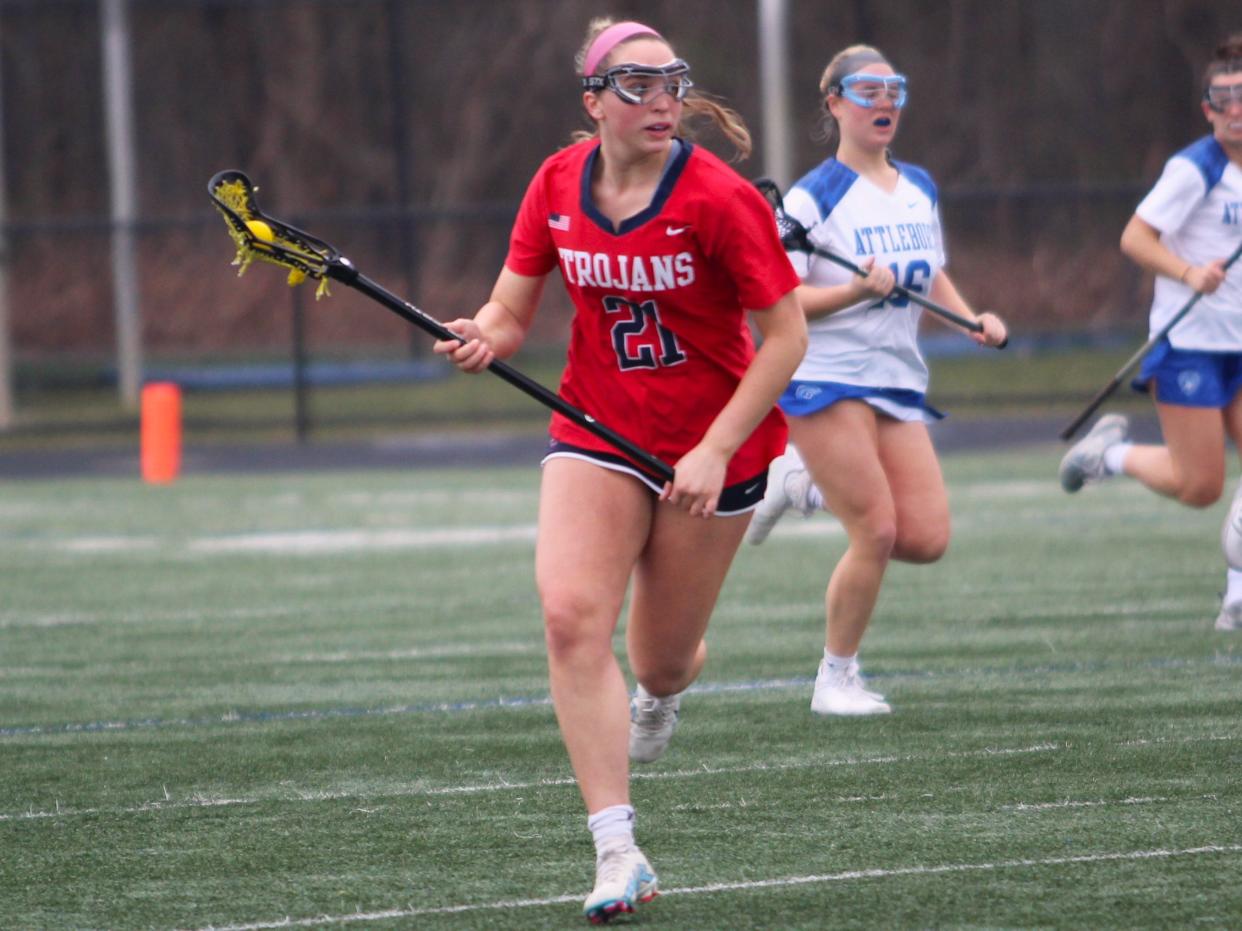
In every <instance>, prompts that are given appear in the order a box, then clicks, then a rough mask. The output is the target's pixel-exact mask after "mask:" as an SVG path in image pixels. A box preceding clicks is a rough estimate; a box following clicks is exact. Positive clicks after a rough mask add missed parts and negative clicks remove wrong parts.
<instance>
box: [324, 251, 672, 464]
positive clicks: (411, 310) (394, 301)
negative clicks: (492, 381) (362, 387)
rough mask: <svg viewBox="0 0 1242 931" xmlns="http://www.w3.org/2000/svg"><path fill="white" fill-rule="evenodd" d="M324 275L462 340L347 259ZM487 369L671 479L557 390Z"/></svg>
mask: <svg viewBox="0 0 1242 931" xmlns="http://www.w3.org/2000/svg"><path fill="white" fill-rule="evenodd" d="M327 274H328V277H329V278H334V279H335V280H337V281H340V282H342V283H344V284H346V285H348V286H349V287H351V288H354V289H355V290H357V291H361V292H362V293H363V294H365V295H366V296H367V297H369V298H371V299H372V300H374V301H376V302H378V303H380V304H383V305H384V306H385V307H387V308H388V309H389V310H391V311H392V312H393V313H395V314H396V315H397V316H399V317H401V318H403V319H405V320H407V321H409V322H410V323H412V324H414V325H415V326H416V327H418V328H419V329H421V330H424V331H426V332H427V333H430V334H431V335H432V336H434V337H436V339H442V340H454V339H455V340H458V341H462V339H461V337H460V336H458V335H457V334H456V333H454V332H453V331H452V330H450V329H449V328H448V327H446V326H445V325H444V324H443V323H441V322H440V321H439V320H437V319H435V318H434V317H432V316H430V315H429V314H427V313H426V312H424V311H422V310H419V309H418V308H417V307H415V306H414V305H413V304H411V303H410V302H409V301H403V300H402V299H401V298H399V297H397V296H396V295H395V294H393V293H392V292H391V291H388V290H387V289H386V288H383V287H381V286H380V285H378V284H376V283H375V282H374V281H372V280H371V279H370V278H368V277H366V275H363V274H360V273H359V272H358V270H357V269H356V268H354V266H353V264H352V263H351V262H349V261H348V260H347V259H338V260H336V261H335V262H331V263H329V264H328V268H327ZM487 370H488V371H489V372H491V373H492V374H493V375H496V376H497V377H498V378H501V379H502V380H504V381H507V382H508V383H509V384H511V385H512V386H513V387H515V388H517V389H518V390H520V391H523V392H525V393H526V394H528V395H530V396H531V397H532V398H534V399H535V400H536V401H538V402H539V403H540V404H542V405H544V406H545V407H549V408H551V409H552V410H554V411H556V412H557V413H558V414H562V415H563V416H565V417H567V418H569V419H570V420H572V421H573V422H574V423H576V424H577V425H578V426H580V427H582V428H584V429H586V430H589V431H590V432H592V433H594V434H595V435H596V436H598V437H599V438H600V439H602V440H604V441H605V442H607V443H609V444H611V445H612V446H614V447H616V448H617V449H619V450H620V451H621V452H623V453H625V454H626V455H627V456H628V457H629V458H631V459H633V460H634V462H635V463H636V464H637V465H638V466H639V467H640V468H641V469H642V470H643V471H645V472H648V473H650V474H651V475H652V476H653V477H654V478H658V479H659V480H660V481H662V482H671V481H672V480H673V468H672V466H670V465H668V463H666V462H664V460H662V459H659V458H657V457H656V456H653V455H651V453H649V452H647V451H646V450H645V449H643V448H642V447H640V446H636V445H635V444H634V443H631V442H630V441H629V440H627V439H626V438H625V437H623V436H621V435H620V434H619V433H616V432H615V431H613V430H611V429H609V428H608V427H606V426H604V425H603V424H602V423H600V422H599V421H598V420H596V419H595V418H594V417H592V416H591V415H590V414H586V413H583V412H582V411H580V410H578V408H576V407H574V406H573V405H572V404H570V403H568V402H567V401H565V400H564V399H562V398H561V396H560V395H558V394H557V393H556V392H554V391H549V390H548V389H547V388H545V387H544V386H543V385H541V384H539V383H538V382H537V381H534V380H532V379H530V378H529V377H527V376H526V375H523V374H522V373H521V372H519V371H518V370H517V369H515V368H513V367H512V366H510V365H507V364H506V363H504V362H502V361H500V360H499V359H494V360H492V363H491V364H490V365H489V366H488V367H487Z"/></svg>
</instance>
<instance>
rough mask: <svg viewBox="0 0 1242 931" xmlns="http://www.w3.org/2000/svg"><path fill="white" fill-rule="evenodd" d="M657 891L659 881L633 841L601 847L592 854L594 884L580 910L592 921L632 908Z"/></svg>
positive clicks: (607, 917) (647, 899)
mask: <svg viewBox="0 0 1242 931" xmlns="http://www.w3.org/2000/svg"><path fill="white" fill-rule="evenodd" d="M659 894H660V881H659V879H658V878H657V877H656V874H655V872H654V871H653V870H652V869H651V864H650V863H648V862H647V858H646V857H644V856H643V852H642V851H641V850H639V849H638V848H637V847H635V846H633V845H632V844H631V845H629V846H624V847H623V846H618V847H614V848H611V849H608V850H604V851H603V852H601V853H600V854H599V855H598V856H597V857H596V858H595V888H594V889H592V890H591V894H590V895H589V896H587V898H586V902H585V903H584V904H583V906H582V912H583V914H585V915H586V917H587V918H588V919H589V920H590V922H591V924H593V925H602V924H603V923H604V922H606V921H608V920H609V919H611V918H612V917H613V916H614V915H618V914H621V913H623V912H632V911H634V906H635V905H636V904H638V903H641V902H650V901H651V900H652V899H654V898H655V897H656V896H657V895H659Z"/></svg>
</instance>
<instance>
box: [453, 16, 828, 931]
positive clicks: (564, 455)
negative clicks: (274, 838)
mask: <svg viewBox="0 0 1242 931" xmlns="http://www.w3.org/2000/svg"><path fill="white" fill-rule="evenodd" d="M577 65H578V73H579V75H580V76H581V80H582V86H583V89H584V90H583V95H582V101H583V106H584V107H585V108H586V112H587V115H588V117H589V118H590V120H591V121H592V122H593V124H594V129H595V132H594V133H593V134H591V136H590V137H589V138H583V139H580V140H579V141H578V142H577V144H575V145H571V146H569V147H568V148H566V149H563V150H561V151H560V152H558V153H556V154H555V155H553V156H551V157H550V158H549V159H547V160H546V161H545V162H544V164H543V166H542V167H541V168H540V170H539V172H538V173H537V174H536V175H535V178H534V180H533V181H532V182H531V184H530V186H529V188H528V189H527V192H526V196H525V198H524V200H523V202H522V206H521V208H520V211H519V214H518V217H517V220H516V222H515V224H514V227H513V232H512V236H511V240H510V248H509V254H508V257H507V258H506V260H505V266H504V268H503V269H502V271H501V272H500V277H499V278H498V280H497V282H496V285H495V287H494V288H493V290H492V295H491V298H490V300H488V302H487V303H486V304H484V306H483V307H482V308H481V309H480V310H479V311H478V313H476V314H475V315H474V317H473V319H461V320H455V321H453V322H452V323H449V324H448V326H449V328H450V329H452V330H453V332H455V333H457V334H459V335H460V336H461V337H462V339H463V340H464V342H462V343H453V342H448V341H444V342H439V343H437V344H436V347H435V348H436V351H437V352H440V353H444V354H446V355H448V356H449V358H450V359H452V361H453V362H454V363H455V364H456V365H457V366H458V367H459V368H461V369H463V370H465V371H467V372H478V371H481V370H483V369H484V368H485V367H486V366H487V365H488V364H489V363H490V362H491V360H492V359H493V358H496V357H500V358H504V357H507V356H509V355H511V354H512V353H513V352H514V351H516V350H517V348H518V346H519V345H520V344H521V343H522V340H523V337H524V336H525V334H526V332H527V330H528V328H529V327H530V325H531V322H532V318H533V317H534V314H535V310H536V307H537V305H538V303H539V300H540V295H541V293H542V291H543V287H544V282H545V280H546V278H547V276H548V274H549V273H550V272H551V271H552V270H553V269H554V268H558V267H559V269H560V274H561V278H562V280H563V282H564V284H565V287H566V289H567V290H568V292H569V294H570V296H571V297H572V299H573V302H574V305H575V310H576V313H575V316H574V321H573V327H572V331H571V337H570V345H569V358H568V363H567V366H566V369H565V373H564V376H563V379H562V382H561V387H560V390H561V394H562V395H563V396H564V397H565V399H566V400H567V401H569V402H571V403H573V404H574V405H576V406H578V407H580V408H581V409H583V410H585V411H588V412H590V413H591V414H592V415H593V416H595V417H597V418H599V420H600V421H601V422H603V423H605V424H607V425H609V426H611V427H612V428H613V429H615V430H618V431H619V432H621V433H623V434H625V435H626V436H627V438H629V439H632V440H633V441H635V442H636V443H638V444H639V445H640V446H642V447H644V448H645V449H647V450H649V451H650V452H651V453H653V454H655V455H656V456H658V457H660V458H662V459H664V460H665V461H666V462H670V463H673V464H674V465H675V468H676V478H675V480H674V481H672V482H670V483H667V484H664V483H662V482H660V481H658V480H653V479H652V477H650V476H649V475H647V474H646V473H645V472H644V471H643V469H641V468H639V467H638V466H636V465H635V464H634V463H632V462H630V461H628V460H627V459H626V458H625V457H623V456H621V455H618V454H617V453H616V451H614V450H612V449H611V448H609V447H608V446H607V445H606V444H604V443H602V442H601V441H600V440H598V439H597V438H596V437H595V436H594V435H593V434H592V433H589V432H587V431H586V430H584V429H582V428H580V427H579V426H577V425H575V424H573V423H571V422H570V421H568V420H566V419H565V418H563V417H561V416H560V415H554V416H553V418H552V424H551V430H550V432H551V440H550V445H549V451H548V454H547V457H546V458H545V459H544V463H543V480H542V487H541V492H540V506H539V533H538V540H537V544H536V553H535V574H536V578H537V583H538V587H539V595H540V599H541V601H542V605H543V614H544V623H545V627H546V637H547V644H548V665H549V670H550V679H551V691H552V701H553V705H554V706H555V709H556V714H557V719H558V721H559V723H560V728H561V733H562V736H563V738H564V741H565V746H566V748H567V749H568V751H569V758H570V762H571V764H572V765H573V769H574V773H575V775H576V777H577V781H578V785H579V788H580V789H581V792H582V796H583V799H584V801H585V802H586V807H587V812H588V816H589V817H588V821H587V824H588V826H589V827H590V829H591V832H592V834H593V836H594V839H595V846H596V879H595V888H594V890H593V891H592V892H591V894H590V896H588V898H587V900H586V904H585V911H586V915H587V917H588V918H590V919H591V920H592V921H593V922H599V921H606V920H607V919H608V918H609V917H611V916H612V915H613V914H615V913H617V912H621V911H626V912H628V911H631V910H632V909H633V907H634V903H635V902H639V901H647V900H648V899H650V898H651V897H652V896H654V895H655V892H656V877H655V874H654V872H653V871H652V870H651V867H650V865H649V864H648V862H647V860H646V859H645V858H644V856H643V854H642V853H641V852H640V851H639V849H638V847H636V846H635V844H634V809H633V808H632V807H631V805H630V798H629V761H628V760H627V739H628V756H629V757H630V758H633V759H635V760H637V761H650V760H654V759H656V758H657V757H659V756H660V755H661V753H663V752H664V749H665V747H666V746H667V744H668V741H669V738H670V736H671V735H672V732H673V727H674V726H675V724H676V721H677V714H678V707H679V697H678V696H679V693H680V692H681V691H682V690H684V689H685V688H686V686H688V685H689V684H690V683H691V682H693V681H694V679H695V677H696V676H697V675H698V673H699V670H700V669H701V668H702V666H703V662H704V659H705V656H706V647H705V644H704V642H703V635H704V633H705V631H706V629H707V622H708V617H709V615H710V614H711V611H712V607H713V605H714V604H715V601H716V597H717V594H718V593H719V591H720V587H721V584H722V582H723V580H724V577H725V574H726V572H727V570H728V568H729V564H730V562H731V561H732V559H733V556H734V554H735V553H736V551H737V547H738V545H739V544H740V542H741V540H742V535H743V533H744V532H745V529H746V524H747V522H748V520H749V516H750V515H749V512H750V511H751V510H752V509H753V508H754V506H755V505H756V504H757V503H758V502H759V501H760V500H761V499H762V497H763V488H764V485H765V476H766V473H767V468H768V464H769V462H770V461H771V460H772V459H773V458H774V457H775V456H777V455H778V454H779V453H780V452H781V450H782V448H783V447H784V443H785V434H786V430H785V426H784V422H783V419H782V417H781V415H780V413H779V412H778V411H777V410H776V409H775V406H774V405H775V402H776V399H777V397H778V396H779V395H780V392H781V389H782V388H783V387H784V385H785V383H786V382H787V381H788V379H789V377H790V375H791V374H792V373H793V371H794V368H795V367H796V365H797V363H798V360H799V359H801V358H802V353H803V352H804V351H805V349H806V326H805V323H804V321H803V317H802V312H801V310H800V308H799V307H798V302H797V298H796V296H795V290H796V288H797V285H798V279H797V276H796V275H795V274H794V272H793V269H792V268H791V267H790V264H789V262H788V260H786V258H785V256H784V254H783V251H782V249H781V245H780V241H779V239H778V237H777V234H776V229H775V224H774V223H773V219H772V212H771V210H770V209H769V208H768V206H767V204H766V203H765V202H764V201H763V199H762V197H761V196H760V195H759V194H758V192H756V191H755V190H754V188H753V187H752V186H751V185H750V184H748V183H746V182H745V181H744V180H743V179H742V178H740V177H739V176H738V175H737V174H736V173H735V172H734V171H733V170H732V169H730V168H729V167H728V166H727V165H725V164H724V163H723V162H722V161H720V160H719V159H718V158H716V157H715V156H713V155H711V154H710V153H708V152H707V151H705V150H704V149H702V148H700V147H697V146H695V145H693V144H691V143H690V142H688V141H685V140H684V139H682V138H680V137H679V136H678V129H679V127H680V125H681V120H682V116H683V114H687V113H689V114H694V113H702V114H705V115H707V116H708V117H709V118H711V119H712V120H713V121H715V122H716V124H717V125H718V126H719V127H720V129H721V130H722V131H723V132H724V133H725V134H726V135H727V136H728V138H730V139H731V140H732V141H733V143H734V144H735V145H736V146H737V148H738V150H739V151H740V152H741V153H743V154H745V153H747V152H748V151H749V143H750V139H749V135H748V133H747V132H746V128H745V126H744V125H743V124H742V123H741V121H740V119H739V118H738V117H737V115H736V114H734V113H733V112H732V111H730V110H727V109H725V108H723V107H721V106H719V105H718V104H715V103H713V102H711V101H709V100H707V99H706V98H700V97H696V96H695V95H694V94H693V93H692V92H690V88H691V86H692V84H691V82H690V78H689V67H688V66H687V65H686V63H685V62H684V61H682V60H680V59H679V58H677V57H676V55H675V54H674V53H673V50H672V48H671V47H670V46H669V43H668V42H667V41H665V40H664V39H663V38H661V37H660V35H659V34H658V33H657V32H656V31H655V30H654V29H651V28H649V27H647V26H644V25H641V24H639V23H634V22H622V23H612V22H611V21H608V20H599V21H596V22H594V23H592V25H591V29H590V33H589V35H588V38H587V41H586V43H585V45H584V47H583V49H582V50H581V52H580V54H579V56H578V59H577ZM748 311H749V312H752V316H753V319H754V321H755V323H756V325H757V326H758V329H759V331H760V332H761V334H762V336H763V343H762V347H761V348H760V349H759V350H758V351H757V352H756V351H755V348H754V345H753V343H752V341H751V338H750V335H749V331H748V329H747V326H746V314H747V312H748ZM631 583H632V585H633V588H632V590H631V592H630V608H629V619H628V624H627V628H626V642H627V646H628V653H629V662H630V668H631V671H632V672H633V673H634V675H635V677H636V678H637V680H638V688H637V692H636V696H635V698H634V701H633V705H632V708H630V711H629V714H627V703H628V693H627V689H626V684H625V680H624V678H623V675H622V671H621V667H620V666H619V664H618V662H617V659H616V657H615V656H614V654H613V649H612V635H613V632H614V630H615V627H616V624H617V618H618V614H619V612H620V609H621V605H622V601H623V599H624V597H625V594H626V589H627V586H629V585H630V584H631ZM631 717H632V722H631Z"/></svg>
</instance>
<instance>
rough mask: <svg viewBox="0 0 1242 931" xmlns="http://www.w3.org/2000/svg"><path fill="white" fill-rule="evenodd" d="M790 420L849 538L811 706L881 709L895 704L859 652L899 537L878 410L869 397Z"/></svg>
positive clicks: (829, 603) (833, 586) (838, 710)
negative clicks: (864, 677)
mask: <svg viewBox="0 0 1242 931" xmlns="http://www.w3.org/2000/svg"><path fill="white" fill-rule="evenodd" d="M790 421H791V424H790V430H791V436H792V439H793V441H794V443H795V444H796V445H797V447H798V449H799V450H800V451H801V452H802V458H803V460H804V461H805V462H806V464H807V467H808V469H810V472H811V475H812V477H813V478H814V479H815V484H816V486H818V488H819V489H820V491H821V492H822V493H823V496H824V501H825V504H826V505H827V508H828V510H830V511H831V512H832V513H833V514H834V515H836V517H837V518H838V519H839V520H840V521H841V524H842V525H843V526H844V528H845V531H846V534H847V536H848V538H849V545H848V546H847V548H846V551H845V554H844V555H843V556H842V557H841V559H840V560H839V561H838V562H837V565H836V567H835V568H834V569H833V571H832V576H831V578H830V579H829V581H828V588H827V591H826V593H825V596H824V606H825V613H826V617H827V625H826V626H827V633H826V637H825V642H826V647H825V652H824V659H823V662H822V663H821V664H820V668H819V673H818V675H817V677H816V688H815V695H814V697H813V699H812V703H811V707H812V710H814V711H816V712H817V713H820V714H847V715H855V714H883V713H886V712H888V711H890V710H891V708H889V706H888V705H887V704H885V703H884V702H883V700H882V699H880V698H879V697H878V696H876V695H875V693H873V692H870V691H868V690H867V689H866V688H865V686H864V684H863V683H862V681H861V678H860V676H859V675H858V669H857V660H856V657H857V654H858V647H859V644H861V643H862V638H863V634H864V633H866V630H867V625H868V624H869V623H870V622H871V615H872V613H873V611H874V610H875V604H876V599H877V598H878V597H879V593H880V584H881V583H882V582H883V580H884V572H885V570H886V569H887V568H888V561H889V559H890V558H891V557H892V554H893V547H894V545H895V544H896V542H897V512H896V505H895V503H894V501H893V496H892V491H891V489H890V488H889V483H888V477H887V476H886V475H885V473H884V466H883V463H882V461H881V458H880V452H879V428H878V425H877V422H876V421H877V418H876V414H875V412H874V411H873V410H872V409H871V407H869V406H868V405H867V404H865V403H862V402H858V401H841V402H838V403H837V404H834V405H832V406H831V407H828V408H825V409H824V410H821V411H817V412H816V413H814V414H811V415H809V416H806V417H794V418H790Z"/></svg>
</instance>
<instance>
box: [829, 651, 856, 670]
mask: <svg viewBox="0 0 1242 931" xmlns="http://www.w3.org/2000/svg"><path fill="white" fill-rule="evenodd" d="M856 659H858V654H857V653H855V654H854V655H853V656H837V655H836V654H835V653H829V652H828V648H827V647H824V662H825V663H827V664H828V668H829V669H831V670H832V671H833V672H845V670H847V669H849V668H850V666H852V665H853V663H854V660H856Z"/></svg>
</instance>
